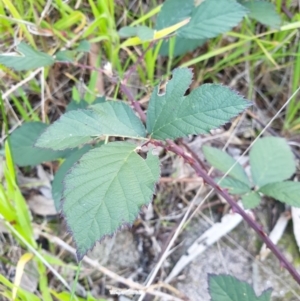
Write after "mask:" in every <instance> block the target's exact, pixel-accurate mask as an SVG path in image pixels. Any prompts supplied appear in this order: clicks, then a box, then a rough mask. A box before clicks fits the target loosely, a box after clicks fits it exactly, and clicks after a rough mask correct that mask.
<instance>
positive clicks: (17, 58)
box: [0, 42, 54, 71]
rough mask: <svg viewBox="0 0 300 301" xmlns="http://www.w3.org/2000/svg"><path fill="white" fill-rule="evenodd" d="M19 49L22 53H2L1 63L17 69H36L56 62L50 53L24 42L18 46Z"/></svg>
mask: <svg viewBox="0 0 300 301" xmlns="http://www.w3.org/2000/svg"><path fill="white" fill-rule="evenodd" d="M17 51H18V52H19V53H21V54H22V55H7V54H1V55H0V64H2V65H4V66H6V67H9V68H13V69H15V70H17V71H22V70H30V69H36V68H40V67H46V66H50V65H53V64H54V59H53V58H52V57H51V56H50V55H48V54H46V53H43V52H39V51H37V50H34V49H33V48H31V47H30V46H28V45H27V44H25V43H23V42H21V43H20V44H19V45H18V46H17Z"/></svg>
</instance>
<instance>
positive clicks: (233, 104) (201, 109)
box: [147, 68, 250, 140]
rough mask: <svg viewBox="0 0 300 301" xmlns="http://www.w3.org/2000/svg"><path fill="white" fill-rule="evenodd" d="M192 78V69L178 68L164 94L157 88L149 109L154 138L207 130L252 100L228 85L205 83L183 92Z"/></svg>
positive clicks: (241, 109) (148, 125) (224, 120)
mask: <svg viewBox="0 0 300 301" xmlns="http://www.w3.org/2000/svg"><path fill="white" fill-rule="evenodd" d="M191 80H192V72H191V70H190V69H188V68H183V69H175V70H174V71H173V75H172V79H171V80H170V81H169V82H168V84H167V87H166V91H165V93H164V94H159V87H158V86H156V87H155V88H154V91H153V92H152V95H151V99H150V103H149V107H148V112H147V130H148V133H149V134H150V135H151V138H154V139H160V140H165V139H176V138H179V137H184V136H187V135H190V134H201V133H208V132H209V131H210V130H211V129H214V128H217V127H219V126H221V125H222V124H224V123H226V122H228V121H229V120H230V119H231V118H233V117H235V116H236V115H237V114H239V113H240V112H242V111H243V110H244V109H246V108H247V107H248V106H249V104H250V103H249V102H247V101H245V100H244V99H243V98H242V97H240V96H239V95H237V94H236V93H234V92H233V91H231V90H230V89H229V88H227V87H224V86H222V85H216V84H204V85H202V86H201V87H200V88H197V89H195V90H193V91H192V92H191V93H190V94H189V95H188V96H184V94H185V92H186V90H187V89H188V87H189V85H190V83H191Z"/></svg>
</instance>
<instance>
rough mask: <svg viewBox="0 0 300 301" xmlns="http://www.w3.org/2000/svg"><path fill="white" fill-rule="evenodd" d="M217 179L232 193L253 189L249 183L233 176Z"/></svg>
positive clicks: (241, 192) (242, 192) (243, 192)
mask: <svg viewBox="0 0 300 301" xmlns="http://www.w3.org/2000/svg"><path fill="white" fill-rule="evenodd" d="M215 181H216V182H217V183H219V185H220V186H221V187H222V188H225V189H227V190H228V192H229V193H230V194H245V193H247V192H250V191H251V190H250V187H249V186H248V185H247V184H245V183H243V182H241V181H239V180H236V179H233V178H231V177H226V178H224V179H222V180H221V178H216V179H215ZM219 181H220V182H219Z"/></svg>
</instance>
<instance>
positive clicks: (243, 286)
mask: <svg viewBox="0 0 300 301" xmlns="http://www.w3.org/2000/svg"><path fill="white" fill-rule="evenodd" d="M208 282H209V292H210V295H211V301H270V298H271V293H272V291H271V290H270V289H268V290H266V291H264V292H263V293H262V294H261V295H260V296H256V294H255V292H254V290H253V288H252V287H251V286H250V285H249V284H248V283H247V282H242V281H240V280H238V279H236V278H235V277H233V276H230V275H212V274H210V275H209V278H208Z"/></svg>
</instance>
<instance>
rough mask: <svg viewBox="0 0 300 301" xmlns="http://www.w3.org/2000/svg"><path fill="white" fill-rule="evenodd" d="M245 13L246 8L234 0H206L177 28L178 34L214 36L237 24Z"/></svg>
mask: <svg viewBox="0 0 300 301" xmlns="http://www.w3.org/2000/svg"><path fill="white" fill-rule="evenodd" d="M246 14H247V9H246V8H245V7H243V6H242V5H240V4H239V3H237V2H236V1H234V0H206V1H203V2H202V3H201V4H200V5H199V6H197V7H196V8H195V9H194V10H193V13H192V15H191V20H190V22H189V23H188V24H187V25H185V26H183V27H182V28H180V29H179V30H178V36H179V37H182V38H186V39H208V38H214V37H216V36H218V35H219V34H221V33H225V32H226V31H228V30H230V29H232V28H233V27H234V26H236V25H238V23H239V22H240V21H241V20H242V19H243V17H244V16H245V15H246Z"/></svg>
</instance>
